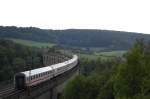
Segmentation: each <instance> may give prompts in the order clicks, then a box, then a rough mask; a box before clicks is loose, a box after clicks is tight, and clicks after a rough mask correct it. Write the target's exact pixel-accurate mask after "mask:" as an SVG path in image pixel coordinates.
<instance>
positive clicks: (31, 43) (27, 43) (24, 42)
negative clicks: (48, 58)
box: [10, 39, 55, 48]
mask: <svg viewBox="0 0 150 99" xmlns="http://www.w3.org/2000/svg"><path fill="white" fill-rule="evenodd" d="M10 40H12V41H14V42H16V43H18V44H22V45H25V46H30V47H38V48H42V47H53V46H54V45H55V44H53V43H41V42H36V41H30V40H22V39H10Z"/></svg>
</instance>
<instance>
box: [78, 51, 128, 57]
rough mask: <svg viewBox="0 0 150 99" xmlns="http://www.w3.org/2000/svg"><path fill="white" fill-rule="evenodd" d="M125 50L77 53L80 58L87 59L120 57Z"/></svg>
mask: <svg viewBox="0 0 150 99" xmlns="http://www.w3.org/2000/svg"><path fill="white" fill-rule="evenodd" d="M124 53H126V51H120V50H118V51H109V52H95V53H94V54H78V55H79V56H80V57H81V58H88V59H97V58H101V59H112V58H115V57H122V56H123V54H124Z"/></svg>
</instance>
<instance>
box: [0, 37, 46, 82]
mask: <svg viewBox="0 0 150 99" xmlns="http://www.w3.org/2000/svg"><path fill="white" fill-rule="evenodd" d="M28 57H30V59H31V57H32V58H33V61H32V67H31V68H37V67H41V66H43V63H42V53H41V50H40V49H37V48H36V49H35V48H31V47H26V46H22V45H19V44H16V43H14V42H12V41H10V40H4V39H0V81H4V80H10V79H13V75H14V74H15V73H17V72H20V71H25V70H29V68H30V67H29V64H30V65H31V62H29V61H31V60H30V59H28Z"/></svg>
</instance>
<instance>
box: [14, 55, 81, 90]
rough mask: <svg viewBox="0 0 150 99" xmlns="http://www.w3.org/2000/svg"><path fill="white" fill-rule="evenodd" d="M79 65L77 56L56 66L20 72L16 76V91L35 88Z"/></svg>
mask: <svg viewBox="0 0 150 99" xmlns="http://www.w3.org/2000/svg"><path fill="white" fill-rule="evenodd" d="M77 63H78V57H77V55H74V56H73V58H72V59H70V60H68V61H65V62H62V63H58V64H54V65H51V66H47V67H42V68H38V69H33V70H30V71H25V72H20V73H18V74H16V75H15V76H14V84H15V88H16V89H24V88H26V87H30V86H35V85H37V84H39V83H42V82H44V81H46V80H50V79H51V78H53V77H55V76H58V75H60V74H62V73H64V72H66V71H67V70H69V69H71V68H73V67H74V66H76V65H77Z"/></svg>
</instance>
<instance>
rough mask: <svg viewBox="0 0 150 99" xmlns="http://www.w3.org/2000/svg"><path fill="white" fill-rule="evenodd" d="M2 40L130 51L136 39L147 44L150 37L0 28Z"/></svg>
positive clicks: (87, 31)
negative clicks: (142, 39)
mask: <svg viewBox="0 0 150 99" xmlns="http://www.w3.org/2000/svg"><path fill="white" fill-rule="evenodd" d="M0 37H1V38H15V39H23V40H32V41H37V42H46V43H55V44H58V45H65V46H77V47H100V48H106V49H119V50H120V49H121V50H122V49H123V50H124V49H128V48H129V47H131V45H132V44H133V42H134V41H135V39H136V38H144V40H145V41H146V42H147V41H148V40H150V35H148V34H140V33H131V32H121V31H110V30H90V29H89V30H87V29H68V30H44V29H39V28H34V27H26V28H23V27H20V28H18V27H14V26H11V27H3V26H0Z"/></svg>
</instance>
